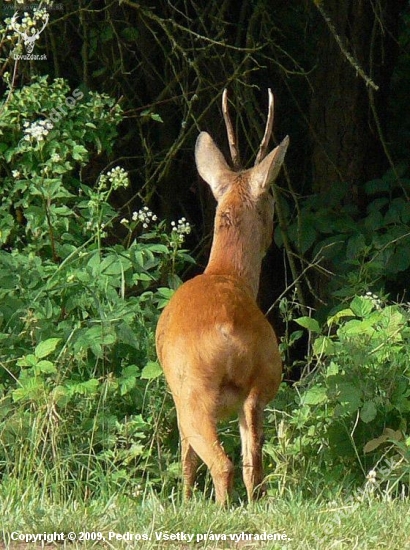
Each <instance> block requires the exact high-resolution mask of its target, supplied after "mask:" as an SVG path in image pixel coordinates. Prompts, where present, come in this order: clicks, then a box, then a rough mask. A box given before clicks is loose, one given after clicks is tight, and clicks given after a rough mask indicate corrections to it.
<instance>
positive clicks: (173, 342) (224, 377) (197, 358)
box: [157, 275, 281, 421]
mask: <svg viewBox="0 0 410 550" xmlns="http://www.w3.org/2000/svg"><path fill="white" fill-rule="evenodd" d="M187 304H189V307H187ZM157 335H158V336H157V350H158V356H159V360H160V362H161V364H162V365H163V366H164V368H165V369H166V371H165V374H166V379H167V382H168V384H169V387H170V389H171V392H172V395H173V397H174V400H175V401H178V404H179V403H181V402H183V401H184V400H185V401H187V402H191V401H196V402H197V403H199V402H201V404H202V406H203V405H205V407H204V409H205V410H206V411H207V412H208V413H209V414H212V416H213V417H214V419H215V420H216V421H218V420H221V419H224V418H226V417H228V416H231V415H233V414H234V413H237V412H238V411H239V410H240V408H241V406H242V404H243V402H244V401H245V399H246V398H247V397H248V395H249V392H250V391H254V392H255V391H257V392H258V398H259V400H260V405H261V406H265V405H266V403H268V402H269V401H270V400H271V399H272V398H273V397H274V395H275V393H276V390H277V387H278V385H279V382H280V374H281V373H280V372H278V370H277V369H273V368H272V365H275V364H278V362H279V363H280V357H279V353H278V346H277V341H276V336H275V333H274V331H273V329H272V327H271V326H270V324H269V323H268V322H267V320H266V319H265V317H264V316H263V314H262V312H261V311H260V309H259V308H258V306H257V305H256V303H255V301H254V299H253V298H252V297H251V296H250V295H249V290H248V289H247V288H246V287H244V285H243V284H242V282H241V281H240V280H238V279H236V278H235V277H230V276H226V275H198V276H197V277H195V278H194V279H191V280H190V281H187V282H186V283H185V284H184V285H182V286H181V287H180V288H179V289H178V290H177V291H176V293H175V294H174V296H173V297H172V302H171V303H170V307H168V308H167V309H166V310H165V311H164V314H163V316H161V319H160V322H159V324H158V328H157ZM164 335H166V338H167V346H166V347H164V346H163V345H162V343H163V336H164ZM258 380H260V384H258ZM177 407H178V405H177ZM201 408H202V407H201Z"/></svg>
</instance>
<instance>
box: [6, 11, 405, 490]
mask: <svg viewBox="0 0 410 550" xmlns="http://www.w3.org/2000/svg"><path fill="white" fill-rule="evenodd" d="M14 14H17V15H16V16H15V17H14V18H13V16H14ZM1 16H2V17H1V25H2V26H1V30H0V43H1V51H0V72H1V76H2V79H3V80H2V83H1V84H0V87H1V93H2V97H3V100H2V102H1V104H0V173H1V178H2V187H1V189H0V197H1V204H0V210H1V213H0V243H1V250H0V439H1V445H0V475H1V478H2V480H3V483H4V484H5V487H8V491H9V494H10V487H13V488H14V489H13V490H14V491H15V494H20V493H19V491H21V490H22V487H23V486H27V484H28V485H30V486H32V487H37V488H38V489H39V491H40V492H41V494H43V495H51V494H52V495H53V498H61V499H62V500H67V499H70V498H74V497H75V498H81V499H84V498H93V497H95V496H97V495H101V494H104V495H112V494H114V493H121V494H127V495H129V496H130V498H133V499H137V500H138V499H141V498H144V497H145V496H146V495H147V494H148V493H151V492H154V493H155V494H159V495H162V496H163V497H166V498H169V497H170V495H172V494H173V492H174V491H175V485H176V484H177V483H178V480H179V475H180V470H179V458H178V438H177V430H176V418H175V412H174V409H173V405H172V399H171V397H170V395H169V394H168V392H167V389H166V385H165V382H164V380H163V377H162V375H161V370H160V368H159V366H158V363H157V360H156V356H155V350H154V343H153V335H154V331H155V325H156V321H157V318H158V315H159V312H160V310H161V308H162V307H163V306H164V305H165V304H166V302H167V300H168V299H169V297H170V295H171V294H172V292H173V290H174V289H175V288H176V287H177V286H178V285H179V284H180V282H181V280H185V279H186V278H188V277H191V276H193V275H194V274H196V273H198V272H200V271H202V270H203V268H204V265H206V260H207V257H208V253H209V248H210V244H211V232H212V222H213V215H214V207H215V205H214V201H213V199H212V197H211V195H210V193H209V192H208V190H207V188H206V186H205V185H204V183H203V182H202V181H200V179H199V177H198V176H197V173H196V169H195V165H194V160H193V151H194V145H195V140H196V137H197V135H198V132H199V131H201V130H207V131H209V132H210V133H211V135H212V136H213V138H214V139H215V141H216V142H217V143H218V144H220V145H221V147H222V149H223V150H224V151H225V153H227V151H228V146H227V142H226V137H225V130H224V124H223V118H222V114H221V94H222V91H223V89H224V88H227V89H228V93H229V101H230V110H231V113H232V118H233V120H234V124H235V129H236V132H237V135H238V141H239V146H240V150H241V156H242V158H243V159H246V160H247V162H248V163H251V162H252V161H253V159H254V157H255V152H256V149H257V147H258V144H259V143H260V140H261V137H262V132H263V129H264V122H265V118H266V112H267V100H268V94H267V89H268V88H271V89H272V90H273V92H274V96H275V123H274V141H275V142H276V139H277V140H280V139H282V138H283V137H284V136H285V135H286V134H289V135H290V139H291V146H290V148H289V151H288V154H287V157H286V167H285V170H284V171H283V174H282V176H281V177H280V179H279V180H278V182H277V186H276V187H275V190H274V192H275V198H276V212H275V217H276V219H275V228H276V229H275V239H274V244H273V246H272V248H271V250H270V251H269V253H268V255H267V258H266V259H265V262H264V268H263V274H262V281H261V289H260V304H261V307H262V309H263V311H264V312H266V313H267V315H268V318H269V319H270V321H271V322H272V323H273V324H274V326H275V328H276V330H277V333H278V335H279V336H280V338H281V349H282V353H283V357H284V360H285V377H284V384H283V385H282V389H281V391H280V393H279V396H278V398H277V399H276V400H275V402H274V403H272V404H271V406H270V408H269V410H268V413H267V417H266V420H267V440H266V444H265V459H266V466H267V472H268V482H269V483H268V486H269V494H278V492H279V494H283V492H285V491H287V490H290V489H292V488H293V487H296V486H298V487H299V488H300V485H301V490H302V492H303V494H307V495H311V494H316V493H317V491H323V490H325V491H328V492H329V493H331V492H332V487H333V488H334V487H335V484H337V486H338V487H345V488H346V489H347V490H349V491H350V490H352V488H354V489H355V490H356V489H358V488H359V489H360V488H363V484H365V485H366V486H368V484H369V482H370V483H371V484H372V485H371V486H372V487H373V488H376V489H377V490H378V491H382V492H383V493H384V494H386V493H387V494H389V495H397V494H403V493H406V492H407V490H408V476H409V474H410V439H409V435H410V434H409V428H408V421H409V415H410V406H409V404H408V403H409V401H408V398H409V396H410V378H409V372H408V364H409V361H408V358H409V357H408V356H409V345H408V344H409V339H410V332H409V305H408V303H407V301H408V299H409V298H408V293H407V282H408V277H409V272H410V254H409V252H408V250H409V244H410V204H409V194H410V179H409V177H410V168H409V153H408V150H409V142H410V133H409V129H410V113H409V109H408V98H409V95H408V90H409V85H410V70H409V69H410V57H409V47H410V30H409V22H410V7H409V3H408V2H406V1H403V0H343V1H341V0H315V1H314V0H303V1H300V0H298V1H293V0H290V1H289V0H287V1H281V0H278V1H276V2H269V1H266V0H244V1H242V2H236V1H235V0H224V1H222V2H216V1H211V2H209V1H206V2H205V1H202V0H198V1H189V2H188V1H186V0H175V1H174V2H171V1H165V0H155V1H152V2H150V1H145V0H143V1H141V2H134V1H131V0H122V1H120V2H119V1H98V2H97V1H95V0H91V1H85V0H80V1H79V2H73V1H70V0H67V1H65V2H61V3H57V2H54V3H51V2H46V1H43V2H39V3H36V4H35V5H34V4H33V2H29V1H26V2H25V3H24V4H23V3H22V2H17V1H16V2H14V1H11V0H10V1H4V2H3V3H2V6H1ZM33 28H36V29H38V30H40V31H41V32H40V33H39V35H38V37H37V38H36V40H35V41H34V49H33V52H32V53H33V57H31V58H30V55H29V53H30V52H29V45H28V42H27V41H26V43H25V42H24V34H26V37H27V36H33V34H32V30H31V29H33ZM41 29H42V30H41ZM19 56H20V57H19ZM25 56H26V57H25ZM272 146H273V144H272ZM246 166H248V165H245V167H246ZM188 251H189V253H188ZM223 437H224V442H225V443H224V444H225V448H226V449H227V452H228V453H229V454H230V455H231V456H233V457H234V459H235V462H236V464H237V465H238V467H239V465H240V457H239V455H238V448H239V446H238V435H237V431H236V427H235V424H232V423H228V424H227V425H226V426H224V427H223ZM369 471H370V472H372V473H371V475H370V478H369ZM300 480H303V481H302V482H301V481H300ZM369 480H370V481H369ZM6 482H7V483H6ZM201 484H202V485H201ZM200 486H202V487H205V488H207V490H210V486H209V480H208V479H207V478H206V476H205V474H204V473H203V475H202V481H200ZM243 496H244V493H243V490H242V489H241V488H240V487H239V485H238V487H237V498H239V499H242V498H243Z"/></svg>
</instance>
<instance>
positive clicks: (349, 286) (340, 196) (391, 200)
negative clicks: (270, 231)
mask: <svg viewBox="0 0 410 550" xmlns="http://www.w3.org/2000/svg"><path fill="white" fill-rule="evenodd" d="M406 169H407V167H406V166H404V165H403V166H401V167H400V168H398V169H397V170H396V171H395V172H393V171H389V172H388V173H386V174H385V175H384V176H383V177H382V178H379V179H377V180H372V181H369V182H367V183H366V184H365V185H364V186H363V192H364V193H365V196H364V197H363V202H365V204H366V206H365V207H364V208H363V211H359V209H358V207H357V206H355V205H353V204H352V202H351V201H350V200H349V195H348V194H349V193H350V192H351V191H350V188H349V186H348V185H347V184H345V185H343V184H337V185H335V186H334V187H333V188H332V189H331V191H330V192H329V193H327V194H326V195H325V196H323V197H322V196H320V195H313V196H310V197H308V198H307V199H305V200H304V201H302V202H301V204H300V205H299V208H298V216H297V218H296V219H295V220H293V221H292V220H291V221H289V238H290V240H291V241H292V242H293V244H294V246H295V247H296V249H297V250H298V251H299V252H300V253H301V254H302V255H307V256H308V255H310V256H311V257H315V258H321V260H322V261H324V262H325V264H326V265H327V266H328V267H330V269H331V271H333V272H334V277H332V278H330V279H329V281H328V284H327V296H332V297H333V298H335V297H336V298H337V300H340V299H351V298H352V297H353V296H355V295H360V294H364V293H366V292H367V291H368V290H369V289H370V290H372V291H378V292H379V291H386V289H387V290H388V289H389V288H390V287H394V289H395V292H396V293H397V294H399V292H400V289H402V290H403V291H404V290H406V286H407V285H406V282H407V278H408V273H409V270H410V255H409V254H408V253H407V251H408V249H409V246H410V203H409V201H408V194H409V190H410V180H409V179H408V178H405V177H404V174H405V172H406ZM397 172H399V173H397ZM398 176H400V177H399V178H398ZM276 240H277V242H278V244H281V243H282V239H281V234H280V230H279V229H278V231H277V234H276Z"/></svg>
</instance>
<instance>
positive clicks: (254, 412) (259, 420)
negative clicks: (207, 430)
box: [239, 396, 263, 501]
mask: <svg viewBox="0 0 410 550" xmlns="http://www.w3.org/2000/svg"><path fill="white" fill-rule="evenodd" d="M239 430H240V435H241V442H242V461H243V466H242V467H243V481H244V483H245V487H246V492H247V494H248V500H249V501H251V500H253V499H254V498H255V490H257V491H258V494H260V493H261V492H263V488H262V486H261V485H262V480H263V467H262V443H263V408H262V407H261V406H260V405H258V400H257V399H255V397H251V396H250V397H248V399H247V400H246V401H245V402H244V404H243V407H242V411H241V413H240V415H239Z"/></svg>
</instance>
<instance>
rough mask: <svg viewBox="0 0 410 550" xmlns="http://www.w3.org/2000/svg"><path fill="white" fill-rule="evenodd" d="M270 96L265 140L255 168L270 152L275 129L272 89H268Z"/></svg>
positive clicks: (260, 147)
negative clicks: (269, 148) (268, 151)
mask: <svg viewBox="0 0 410 550" xmlns="http://www.w3.org/2000/svg"><path fill="white" fill-rule="evenodd" d="M268 94H269V107H268V118H267V120H266V126H265V133H264V134H263V138H262V141H261V144H260V146H259V151H258V155H257V157H256V160H255V166H256V165H257V164H259V163H260V162H261V161H262V160H263V159H264V158H265V156H266V152H267V150H268V145H269V140H270V138H271V135H272V129H273V112H274V105H275V103H274V99H273V93H272V90H271V89H270V88H268Z"/></svg>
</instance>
